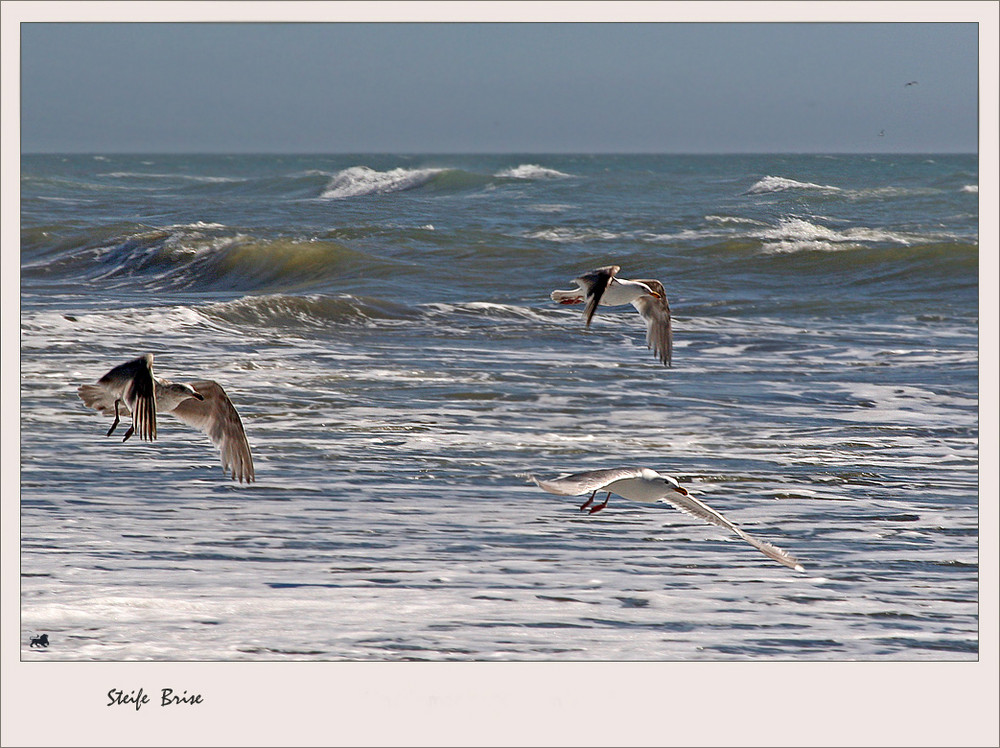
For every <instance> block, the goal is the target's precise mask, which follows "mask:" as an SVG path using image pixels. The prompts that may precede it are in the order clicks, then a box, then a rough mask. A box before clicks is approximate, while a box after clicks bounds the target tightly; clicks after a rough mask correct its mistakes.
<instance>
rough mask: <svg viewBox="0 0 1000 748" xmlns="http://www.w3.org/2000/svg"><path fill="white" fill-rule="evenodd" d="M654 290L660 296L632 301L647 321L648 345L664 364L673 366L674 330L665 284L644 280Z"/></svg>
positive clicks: (642, 297) (644, 297)
mask: <svg viewBox="0 0 1000 748" xmlns="http://www.w3.org/2000/svg"><path fill="white" fill-rule="evenodd" d="M639 282H640V283H645V284H646V285H647V286H649V287H650V288H651V289H652V290H653V291H656V292H657V293H658V294H660V298H657V297H655V296H640V297H639V298H638V299H636V300H635V301H633V302H632V306H634V307H635V308H636V310H637V311H638V312H639V314H641V315H642V318H643V320H644V321H645V322H646V345H647V346H648V347H650V348H652V349H653V353H655V354H656V355H657V356H658V357H659V359H660V361H661V362H662V363H663V365H664V366H671V360H672V359H673V355H674V331H673V325H672V324H671V320H670V303H669V302H668V301H667V293H666V291H665V290H664V288H663V284H662V283H660V282H659V281H657V280H643V281H639Z"/></svg>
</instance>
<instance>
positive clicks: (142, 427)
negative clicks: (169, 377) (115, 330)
mask: <svg viewBox="0 0 1000 748" xmlns="http://www.w3.org/2000/svg"><path fill="white" fill-rule="evenodd" d="M77 393H78V394H79V395H80V399H81V400H83V403H84V405H86V406H87V407H88V408H93V409H94V410H97V411H99V412H101V413H104V414H106V415H111V414H112V413H114V412H115V401H116V400H121V401H122V403H121V404H119V406H118V407H119V411H125V412H126V413H131V414H132V427H133V428H134V429H135V433H136V434H138V435H139V438H140V439H146V440H152V439H155V438H156V396H155V394H154V389H153V355H152V354H151V353H146V354H143V355H142V356H139V358H136V359H133V360H132V361H127V362H126V363H124V364H119V365H118V366H116V367H115V368H114V369H112V370H111V371H109V372H108V373H107V374H105V375H104V376H103V377H101V378H100V379H98V380H97V384H84V385H81V386H80V388H79V389H78V390H77Z"/></svg>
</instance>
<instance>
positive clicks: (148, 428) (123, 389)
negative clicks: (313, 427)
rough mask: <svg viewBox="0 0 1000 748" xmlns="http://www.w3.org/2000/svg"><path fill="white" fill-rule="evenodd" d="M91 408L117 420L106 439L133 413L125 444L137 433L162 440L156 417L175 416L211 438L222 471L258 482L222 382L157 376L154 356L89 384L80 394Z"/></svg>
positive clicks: (80, 389)
mask: <svg viewBox="0 0 1000 748" xmlns="http://www.w3.org/2000/svg"><path fill="white" fill-rule="evenodd" d="M77 392H78V393H79V395H80V399H81V400H83V403H84V405H86V406H87V407H88V408H93V409H94V410H97V411H99V412H100V413H103V414H105V415H114V417H115V421H114V423H112V424H111V428H110V429H108V433H107V434H106V436H111V434H113V433H114V431H115V429H116V428H117V427H118V423H119V421H120V420H121V413H122V412H124V413H125V414H126V415H127V414H129V413H131V414H132V425H131V426H129V429H128V431H126V432H125V438H124V439H122V441H123V442H125V441H128V439H129V437H131V436H132V435H133V434H138V435H139V438H140V439H143V440H147V441H152V440H154V439H156V414H157V412H158V411H159V412H161V413H172V414H173V415H175V416H176V417H177V418H179V419H180V420H181V421H183V422H184V423H186V424H187V425H188V426H193V427H194V428H196V429H198V430H199V431H202V432H203V433H205V434H207V435H208V437H209V439H211V440H212V442H213V443H214V444H215V446H216V447H218V449H219V451H220V453H221V456H222V467H223V469H224V470H225V471H226V472H228V473H229V474H230V477H231V478H233V479H234V480H238V481H239V482H240V483H243V482H246V483H250V482H252V481H253V480H254V471H253V458H252V457H251V456H250V445H249V443H248V442H247V436H246V432H244V430H243V422H242V421H241V420H240V414H239V413H237V412H236V408H235V407H233V403H232V401H231V400H230V399H229V396H228V395H226V392H225V390H223V389H222V386H221V385H219V383H218V382H213V381H211V380H207V379H206V380H197V381H193V382H188V383H181V382H171V381H169V380H167V379H159V378H158V377H154V376H153V354H152V353H144V354H143V355H141V356H139V358H137V359H133V360H132V361H128V362H126V363H124V364H121V365H119V366H116V367H115V368H113V369H112V370H111V371H109V372H108V373H107V374H105V375H104V376H103V377H101V378H100V379H98V380H97V384H84V385H81V386H80V388H79V389H78V390H77Z"/></svg>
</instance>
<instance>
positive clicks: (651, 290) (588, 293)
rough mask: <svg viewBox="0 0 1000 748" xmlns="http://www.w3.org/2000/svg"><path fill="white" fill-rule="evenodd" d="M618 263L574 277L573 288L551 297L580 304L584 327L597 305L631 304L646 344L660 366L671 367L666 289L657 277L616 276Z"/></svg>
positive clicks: (668, 309) (595, 310)
mask: <svg viewBox="0 0 1000 748" xmlns="http://www.w3.org/2000/svg"><path fill="white" fill-rule="evenodd" d="M619 270H621V268H620V267H619V266H618V265H607V266H605V267H602V268H597V269H596V270H591V271H590V272H589V273H585V274H584V275H581V276H580V277H579V278H575V279H574V282H575V283H576V285H577V286H578V288H577V289H576V290H573V291H553V292H552V293H551V298H552V300H553V301H557V302H559V303H560V304H584V303H585V306H584V308H583V319H584V321H585V322H586V326H587V327H590V322H591V320H593V318H594V314H595V313H596V312H597V307H598V306H621V305H623V304H631V305H632V306H634V307H635V308H636V310H637V311H638V312H639V314H640V315H642V318H643V320H644V321H645V322H646V345H647V346H648V347H649V348H652V349H653V352H654V353H655V354H656V356H657V357H658V358H659V359H660V361H661V362H662V363H663V365H664V366H671V365H672V364H671V359H672V357H673V350H674V333H673V329H672V327H671V321H670V304H669V302H668V301H667V292H666V290H665V289H664V288H663V284H662V283H661V282H660V281H658V280H626V279H625V278H619V277H618V271H619Z"/></svg>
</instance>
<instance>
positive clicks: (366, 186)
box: [320, 166, 446, 198]
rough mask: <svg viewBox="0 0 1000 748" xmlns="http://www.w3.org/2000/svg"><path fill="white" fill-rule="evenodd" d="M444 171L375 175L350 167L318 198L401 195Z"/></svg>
mask: <svg viewBox="0 0 1000 748" xmlns="http://www.w3.org/2000/svg"><path fill="white" fill-rule="evenodd" d="M444 171H446V169H404V168H397V169H391V170H390V171H376V170H375V169H372V168H371V167H368V166H352V167H350V168H348V169H344V170H343V171H340V172H337V173H336V174H334V175H333V178H332V179H331V180H330V182H329V184H327V186H326V189H325V190H324V191H323V194H322V195H320V197H322V198H343V197H361V196H363V195H381V194H385V193H387V192H403V191H405V190H412V189H416V188H418V187H423V186H424V185H426V184H428V183H429V182H430V181H431V180H432V179H434V177H435V176H437V175H438V174H441V173H442V172H444Z"/></svg>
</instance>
